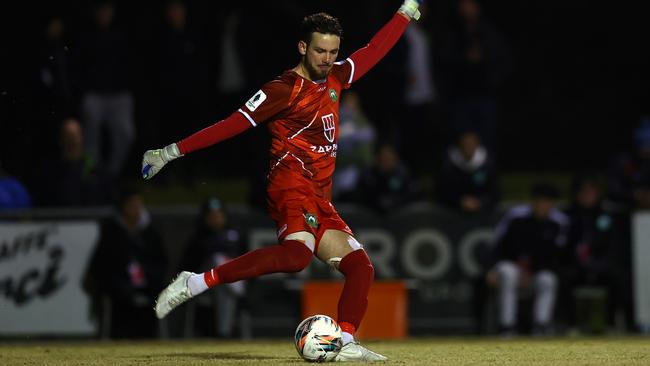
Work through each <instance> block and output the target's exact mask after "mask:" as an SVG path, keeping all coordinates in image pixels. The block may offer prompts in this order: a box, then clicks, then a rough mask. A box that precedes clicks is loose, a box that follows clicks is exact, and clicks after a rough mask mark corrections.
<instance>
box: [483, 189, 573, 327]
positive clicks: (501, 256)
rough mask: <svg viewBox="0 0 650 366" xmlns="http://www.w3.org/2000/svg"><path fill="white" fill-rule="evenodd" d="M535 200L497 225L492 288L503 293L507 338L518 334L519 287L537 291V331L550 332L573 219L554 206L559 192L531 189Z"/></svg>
mask: <svg viewBox="0 0 650 366" xmlns="http://www.w3.org/2000/svg"><path fill="white" fill-rule="evenodd" d="M531 193H532V202H531V203H530V204H526V205H522V206H516V207H513V208H512V209H510V211H508V213H507V214H506V215H505V216H504V218H503V219H502V220H501V222H500V223H499V224H498V226H497V229H496V233H495V245H494V248H493V253H492V263H493V266H491V268H492V269H491V270H490V271H489V272H488V274H487V281H488V284H490V285H492V286H495V287H497V288H498V291H499V323H500V326H501V330H502V332H503V333H504V334H512V333H515V332H516V331H517V324H516V319H517V293H518V289H519V288H522V287H523V288H530V289H532V290H533V291H534V294H535V301H534V309H533V321H534V331H535V332H537V333H538V334H546V333H548V332H550V331H551V321H552V319H553V311H554V306H555V299H556V294H557V288H558V276H557V270H558V266H559V265H560V259H561V253H562V250H563V248H564V247H565V245H566V239H567V237H566V236H567V230H568V228H569V219H568V218H567V216H566V215H565V214H563V213H562V212H561V211H560V210H558V209H557V208H556V207H555V202H556V200H557V199H558V196H559V193H558V191H557V189H556V188H555V187H554V186H552V185H548V184H544V183H539V184H536V185H535V186H534V187H533V189H532V192H531Z"/></svg>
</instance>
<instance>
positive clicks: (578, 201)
mask: <svg viewBox="0 0 650 366" xmlns="http://www.w3.org/2000/svg"><path fill="white" fill-rule="evenodd" d="M603 195H604V192H603V184H602V180H601V179H600V177H598V175H596V174H593V173H582V174H579V175H577V176H576V177H575V179H574V182H573V185H572V202H571V206H570V208H569V209H568V210H567V215H568V216H569V218H570V221H571V226H570V229H569V235H568V242H567V254H568V258H567V261H566V262H567V263H566V268H565V270H564V271H565V272H566V277H567V278H566V281H563V282H566V283H565V285H566V287H567V289H566V290H567V292H569V293H567V294H566V300H568V299H572V301H570V302H569V303H568V304H567V305H566V307H565V308H566V309H567V310H568V312H569V319H568V323H569V325H570V326H573V325H576V324H575V315H574V313H573V310H574V309H575V306H576V305H575V304H576V299H575V293H574V290H575V289H576V287H578V286H589V287H594V286H595V287H601V288H604V289H605V290H606V293H607V295H606V296H605V299H606V300H605V299H604V300H605V301H607V302H608V305H609V306H608V310H609V311H608V312H607V313H608V314H609V316H608V320H610V321H612V320H613V319H614V314H615V312H616V311H617V310H618V309H622V308H623V307H622V301H623V298H624V297H623V296H622V295H623V289H624V288H625V286H623V281H622V268H621V265H622V258H621V254H622V253H621V249H622V247H621V245H622V243H621V236H620V231H619V226H618V225H620V224H619V223H618V220H617V217H616V216H614V215H613V214H611V213H609V212H607V211H606V210H605V209H604V208H603ZM601 315H602V316H603V317H605V316H606V314H601Z"/></svg>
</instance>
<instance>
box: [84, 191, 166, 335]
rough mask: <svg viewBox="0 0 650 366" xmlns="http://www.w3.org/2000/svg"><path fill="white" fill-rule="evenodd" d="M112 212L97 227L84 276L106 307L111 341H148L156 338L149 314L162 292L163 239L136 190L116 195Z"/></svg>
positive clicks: (152, 317)
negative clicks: (115, 204) (116, 202)
mask: <svg viewBox="0 0 650 366" xmlns="http://www.w3.org/2000/svg"><path fill="white" fill-rule="evenodd" d="M117 208H118V211H117V213H116V215H115V216H113V217H111V218H109V219H108V220H107V221H106V222H104V223H103V224H102V226H101V231H100V235H99V242H98V244H97V247H96V249H95V252H94V254H93V257H92V260H91V265H90V267H89V270H88V272H89V275H90V277H91V278H92V283H93V284H94V290H95V291H96V294H95V295H97V296H99V299H104V298H106V299H108V301H109V303H110V314H111V317H110V324H108V326H109V328H110V331H109V334H110V336H111V338H151V337H154V336H155V335H156V334H157V322H156V318H155V314H154V312H153V310H152V309H153V307H154V302H155V299H156V295H157V294H158V292H159V291H160V290H161V289H162V288H164V287H165V283H164V282H163V281H164V275H165V271H166V265H167V260H166V257H165V252H164V245H163V240H162V237H161V235H160V234H159V232H158V231H157V230H156V229H155V228H154V227H153V226H152V225H151V219H150V216H149V214H148V212H147V210H146V208H145V206H144V201H143V198H142V196H141V195H140V194H139V193H138V192H137V191H134V190H130V189H126V190H124V191H123V192H121V193H120V198H119V200H118V205H117ZM97 300H98V298H96V299H95V301H97ZM103 310H104V311H107V310H108V309H103Z"/></svg>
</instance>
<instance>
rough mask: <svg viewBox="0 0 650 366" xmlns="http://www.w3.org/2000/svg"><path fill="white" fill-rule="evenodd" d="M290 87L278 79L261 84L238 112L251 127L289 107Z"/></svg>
mask: <svg viewBox="0 0 650 366" xmlns="http://www.w3.org/2000/svg"><path fill="white" fill-rule="evenodd" d="M290 94H291V88H290V87H289V86H288V85H287V84H285V83H283V82H282V81H280V80H274V81H271V82H268V83H266V84H264V86H262V88H261V89H260V90H258V91H257V93H255V94H254V95H253V96H252V97H251V98H250V99H249V100H248V101H247V102H246V103H244V105H243V106H241V108H239V110H238V112H239V113H241V114H242V115H243V116H244V117H246V119H247V120H248V122H250V124H251V125H253V127H255V126H257V125H258V124H260V123H263V122H265V121H267V120H269V119H271V118H272V117H274V116H276V115H278V114H280V113H282V112H283V111H284V110H286V109H287V108H288V107H289V96H290Z"/></svg>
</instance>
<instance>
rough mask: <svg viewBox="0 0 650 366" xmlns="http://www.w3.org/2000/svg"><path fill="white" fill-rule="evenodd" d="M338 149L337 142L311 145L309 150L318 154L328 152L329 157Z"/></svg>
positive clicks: (334, 155)
mask: <svg viewBox="0 0 650 366" xmlns="http://www.w3.org/2000/svg"><path fill="white" fill-rule="evenodd" d="M337 149H338V145H337V144H331V145H318V146H316V145H311V151H313V152H315V153H319V154H329V155H330V156H331V157H333V158H335V157H336V150H337Z"/></svg>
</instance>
